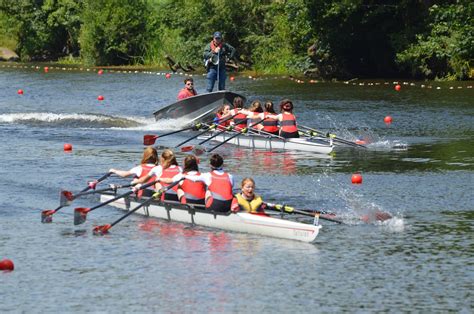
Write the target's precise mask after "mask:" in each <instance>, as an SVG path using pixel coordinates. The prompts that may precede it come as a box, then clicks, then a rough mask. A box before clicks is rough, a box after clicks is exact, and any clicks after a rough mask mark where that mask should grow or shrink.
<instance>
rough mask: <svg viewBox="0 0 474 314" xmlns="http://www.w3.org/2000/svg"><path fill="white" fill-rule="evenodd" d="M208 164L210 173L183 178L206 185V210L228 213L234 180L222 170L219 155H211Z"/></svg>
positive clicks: (222, 160)
mask: <svg viewBox="0 0 474 314" xmlns="http://www.w3.org/2000/svg"><path fill="white" fill-rule="evenodd" d="M209 164H210V166H211V171H210V172H206V173H202V174H201V175H185V176H184V178H185V179H188V180H191V181H194V182H204V183H205V184H206V186H207V191H206V209H208V210H210V211H212V212H221V213H223V212H224V213H225V212H228V211H230V207H231V205H232V200H233V198H234V195H233V193H232V189H233V187H234V179H233V177H232V175H231V174H229V173H227V172H224V170H223V169H222V166H223V164H224V159H222V157H221V155H219V154H213V155H212V156H211V158H210V160H209Z"/></svg>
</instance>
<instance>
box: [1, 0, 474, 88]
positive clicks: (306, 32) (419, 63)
mask: <svg viewBox="0 0 474 314" xmlns="http://www.w3.org/2000/svg"><path fill="white" fill-rule="evenodd" d="M473 7H474V3H473V2H472V1H471V0H423V1H421V0H387V1H379V0H350V1H349V0H81V1H77V0H18V1H9V0H0V17H5V18H2V21H0V40H3V41H5V38H7V37H8V36H10V37H13V39H12V40H10V41H9V42H16V43H17V47H16V51H17V53H19V55H20V57H21V58H22V59H23V60H32V59H51V60H54V59H57V58H60V57H62V56H67V55H69V56H79V55H80V58H81V60H82V61H83V62H84V63H87V64H97V65H119V64H134V63H143V64H148V65H160V66H163V65H166V61H165V56H167V55H169V56H172V57H173V58H174V59H175V60H176V61H180V62H182V63H183V64H186V63H190V64H193V65H195V66H196V65H198V64H202V53H203V48H204V46H205V45H206V44H207V43H208V42H209V41H210V40H211V38H212V34H213V33H214V32H215V31H217V30H219V31H221V32H222V33H223V34H224V39H225V40H226V41H227V42H229V43H230V44H231V45H233V46H234V47H235V48H236V49H237V52H238V53H237V57H238V58H239V60H240V61H241V62H245V63H246V64H250V65H251V66H252V69H253V70H255V71H258V72H260V73H290V74H298V73H302V72H305V73H313V75H317V76H320V77H327V78H333V77H337V78H348V77H354V76H357V77H364V76H371V77H382V76H383V77H387V76H401V75H408V76H414V77H419V78H449V79H464V78H466V77H467V76H468V73H469V71H471V69H472V67H473V63H474V61H473V55H474V48H473V45H474V27H473V25H474V21H473V12H474V8H473Z"/></svg>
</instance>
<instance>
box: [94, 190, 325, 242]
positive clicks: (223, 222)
mask: <svg viewBox="0 0 474 314" xmlns="http://www.w3.org/2000/svg"><path fill="white" fill-rule="evenodd" d="M113 197H114V195H111V194H102V195H101V196H100V201H101V202H105V201H107V200H110V199H111V198H113ZM139 204H140V202H138V201H136V200H135V198H134V197H126V198H121V199H118V200H116V201H114V202H112V203H110V204H109V205H111V206H114V207H118V208H120V209H123V210H127V211H130V210H131V209H133V208H135V207H136V206H138V205H139ZM136 213H138V214H141V215H145V216H150V217H156V218H163V219H166V220H169V221H177V222H184V223H191V224H196V225H200V226H204V227H210V228H217V229H222V230H227V231H236V232H243V233H250V234H257V235H263V236H269V237H274V238H281V239H289V240H297V241H303V242H314V241H315V240H316V237H317V236H318V233H319V229H321V225H311V224H305V223H301V222H295V221H289V220H284V219H279V218H273V217H268V216H263V215H258V214H257V215H255V214H250V213H245V212H238V213H231V212H228V213H211V212H209V211H206V210H205V209H204V208H203V207H198V206H196V207H190V206H187V205H182V204H179V203H176V202H173V203H171V202H170V203H168V202H167V203H162V202H158V201H153V202H152V203H151V204H150V205H148V206H143V207H142V208H140V209H139V210H137V211H136Z"/></svg>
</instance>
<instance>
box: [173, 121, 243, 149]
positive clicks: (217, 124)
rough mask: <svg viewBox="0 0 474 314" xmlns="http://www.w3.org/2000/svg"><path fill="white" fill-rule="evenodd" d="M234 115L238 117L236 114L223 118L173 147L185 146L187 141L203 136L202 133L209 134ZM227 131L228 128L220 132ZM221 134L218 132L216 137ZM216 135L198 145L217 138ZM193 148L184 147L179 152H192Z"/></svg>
mask: <svg viewBox="0 0 474 314" xmlns="http://www.w3.org/2000/svg"><path fill="white" fill-rule="evenodd" d="M236 115H238V113H237V114H234V115H232V116H230V117H227V118H225V119H222V120H217V121H215V122H214V124H212V125H211V126H209V128H208V129H207V130H205V131H202V132H200V133H199V134H197V135H195V136H193V137H191V138H188V139H187V140H185V141H184V142H181V143H179V144H178V145H176V146H175V147H180V146H181V145H183V144H186V143H187V142H189V141H191V140H193V139H195V138H196V137H199V136H201V135H202V134H204V133H206V132H209V131H211V130H214V129H216V128H218V127H219V124H220V123H222V122H226V121H228V120H230V119H232V118H234V117H235V116H236ZM227 129H228V128H226V129H225V130H224V131H222V132H225V131H227ZM231 129H232V128H231ZM231 129H229V131H230V130H231ZM222 132H218V133H217V135H219V134H220V133H222ZM217 135H214V136H212V137H210V138H207V139H205V140H204V141H202V142H201V143H199V145H201V144H202V143H205V142H207V141H209V140H210V139H211V138H213V137H215V136H217ZM193 148H194V146H186V147H183V148H182V149H181V151H182V152H188V151H190V150H193Z"/></svg>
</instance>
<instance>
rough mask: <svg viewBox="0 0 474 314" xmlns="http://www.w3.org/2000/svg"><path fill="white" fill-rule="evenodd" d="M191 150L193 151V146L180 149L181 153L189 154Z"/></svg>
mask: <svg viewBox="0 0 474 314" xmlns="http://www.w3.org/2000/svg"><path fill="white" fill-rule="evenodd" d="M193 149H194V145H188V146H183V147H181V151H182V152H183V153H186V152H191V151H192V150H193Z"/></svg>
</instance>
